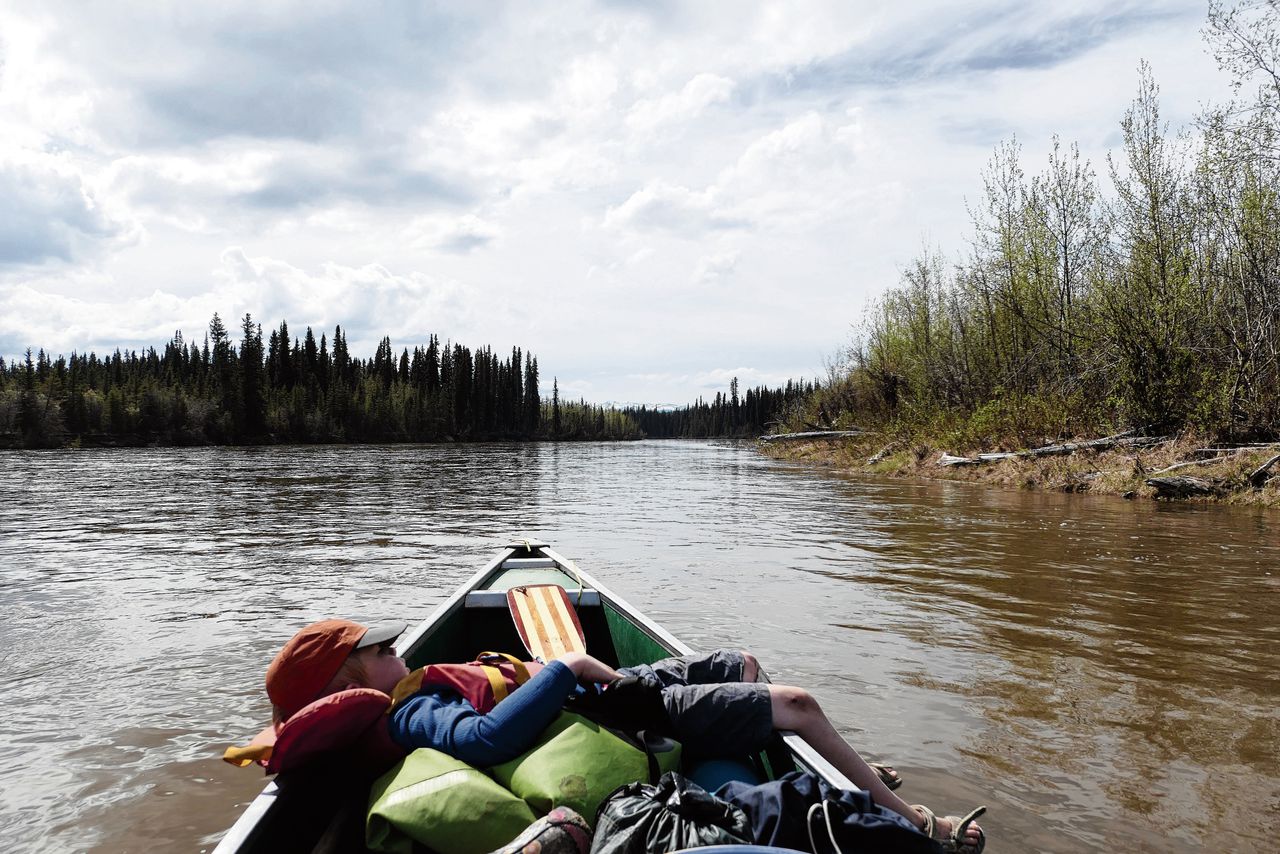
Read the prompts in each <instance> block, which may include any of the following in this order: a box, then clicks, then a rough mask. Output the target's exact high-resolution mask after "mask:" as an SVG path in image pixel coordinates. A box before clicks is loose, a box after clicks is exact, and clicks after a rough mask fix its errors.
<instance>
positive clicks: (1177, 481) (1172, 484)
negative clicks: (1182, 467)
mask: <svg viewBox="0 0 1280 854" xmlns="http://www.w3.org/2000/svg"><path fill="white" fill-rule="evenodd" d="M1147 486H1151V487H1155V490H1156V498H1190V497H1191V496H1193V495H1215V494H1217V492H1218V490H1219V485H1218V484H1217V483H1216V482H1215V481H1210V480H1205V479H1204V478H1200V477H1190V476H1188V475H1175V476H1174V477H1149V478H1147Z"/></svg>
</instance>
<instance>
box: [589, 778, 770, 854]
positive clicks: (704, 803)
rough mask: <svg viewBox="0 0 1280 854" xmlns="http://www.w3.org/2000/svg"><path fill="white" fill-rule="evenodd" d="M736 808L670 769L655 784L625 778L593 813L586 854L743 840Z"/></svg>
mask: <svg viewBox="0 0 1280 854" xmlns="http://www.w3.org/2000/svg"><path fill="white" fill-rule="evenodd" d="M750 843H751V822H749V821H748V820H747V817H746V815H745V814H744V813H743V812H742V810H740V809H738V808H737V807H735V806H732V805H731V804H729V803H726V802H725V801H722V800H720V799H719V798H717V797H716V796H715V795H712V794H709V793H708V792H707V791H706V790H704V789H703V788H702V787H701V786H698V785H697V784H696V783H692V782H690V781H688V780H686V779H685V778H684V777H681V776H680V775H679V774H676V773H674V772H668V773H666V774H663V775H662V778H661V779H660V780H658V783H657V785H650V784H648V783H630V784H628V785H626V786H622V787H621V788H619V789H617V790H616V791H614V793H613V794H612V795H610V796H609V799H608V800H606V801H605V802H604V804H603V805H601V807H600V811H599V812H598V813H597V814H596V835H595V839H594V840H592V843H591V854H665V852H668V851H680V850H681V849H684V848H701V847H703V846H705V845H748V844H750Z"/></svg>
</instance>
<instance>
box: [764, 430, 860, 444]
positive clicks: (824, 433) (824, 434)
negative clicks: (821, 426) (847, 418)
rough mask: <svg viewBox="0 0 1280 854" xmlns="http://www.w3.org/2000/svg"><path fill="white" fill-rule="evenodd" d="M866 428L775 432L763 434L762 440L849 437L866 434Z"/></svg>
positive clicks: (780, 440) (777, 440)
mask: <svg viewBox="0 0 1280 854" xmlns="http://www.w3.org/2000/svg"><path fill="white" fill-rule="evenodd" d="M866 434H867V431H866V430H810V431H808V432H805V433H773V434H770V435H766V436H761V437H760V441H761V442H782V441H788V440H791V439H849V438H852V437H853V436H865V435H866Z"/></svg>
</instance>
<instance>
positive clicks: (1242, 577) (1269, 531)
mask: <svg viewBox="0 0 1280 854" xmlns="http://www.w3.org/2000/svg"><path fill="white" fill-rule="evenodd" d="M0 472H3V473H2V474H0V489H2V490H3V498H4V499H5V505H6V508H7V511H6V513H5V514H4V515H3V516H0V561H2V562H0V566H3V569H0V573H2V574H0V578H2V579H3V590H4V605H5V607H4V610H3V613H2V615H0V642H2V643H3V644H4V649H5V650H6V651H7V653H8V659H9V661H8V665H9V666H8V667H7V668H6V670H5V673H4V675H3V676H0V684H2V685H3V688H4V696H5V699H6V703H7V704H8V705H9V706H10V708H11V725H10V727H9V728H8V729H6V731H4V732H2V733H0V762H3V763H4V764H3V767H4V768H5V770H4V771H3V772H0V773H3V775H4V776H3V778H2V779H3V787H4V797H3V803H2V806H0V831H3V833H4V836H5V838H6V840H8V841H9V842H10V847H11V848H14V849H16V850H22V849H32V850H35V849H40V848H42V847H46V848H49V849H50V850H54V849H57V850H84V849H87V848H93V847H95V846H97V847H100V848H101V850H121V849H126V848H136V847H150V848H152V849H163V848H172V849H173V850H179V849H181V850H189V849H191V848H192V847H198V846H200V845H206V846H207V845H208V844H209V843H211V842H212V841H213V840H214V839H216V837H217V834H218V833H219V832H220V831H221V830H222V829H224V828H225V827H226V826H227V825H228V824H229V823H230V820H231V819H232V818H233V817H234V815H235V813H236V811H237V810H238V808H239V805H240V804H242V803H244V802H245V801H246V800H247V799H248V798H250V797H251V796H252V794H253V793H254V792H256V790H257V789H258V788H259V787H260V783H261V778H259V777H256V776H255V775H254V774H253V773H252V772H248V771H237V770H236V769H232V768H230V766H226V765H223V764H222V763H220V762H217V761H216V760H215V759H214V758H212V757H214V756H216V754H217V752H218V749H219V748H220V747H221V746H222V745H224V744H225V743H226V742H228V741H230V740H235V739H236V738H238V737H240V736H241V735H245V734H249V733H252V732H253V731H255V730H256V728H257V727H258V726H259V725H260V723H261V721H262V720H263V719H264V718H265V717H266V713H267V711H266V707H265V703H264V702H263V699H262V697H261V688H260V684H261V676H262V670H263V667H264V666H265V663H266V661H267V660H268V659H269V658H270V655H271V653H272V652H273V651H274V649H275V648H276V647H277V646H278V645H279V643H280V642H281V640H282V639H283V637H285V636H287V634H288V632H289V631H290V630H291V629H292V628H293V627H296V626H298V625H300V624H302V623H305V622H307V621H308V620H311V619H315V618H319V617H321V616H329V615H335V614H343V615H347V616H351V617H353V618H355V619H365V620H371V619H378V618H391V617H395V618H400V619H404V620H409V621H415V620H419V619H421V618H423V617H424V616H426V615H427V614H428V613H429V612H430V610H431V609H432V608H433V607H434V606H435V605H437V604H438V603H439V602H441V601H442V600H443V599H444V598H445V597H447V596H448V595H449V593H451V592H452V590H453V589H454V588H455V587H456V585H457V584H458V583H459V582H460V581H461V580H462V579H464V578H465V577H466V576H467V575H468V574H469V573H470V572H472V571H473V570H474V569H475V568H476V567H477V566H478V565H479V564H480V563H481V562H482V561H483V560H484V559H485V558H487V557H488V556H489V554H490V553H491V552H492V550H493V549H495V548H496V547H497V546H500V545H502V544H503V542H505V540H506V539H507V538H509V537H511V536H513V535H516V534H526V533H527V534H533V535H537V536H542V537H544V538H547V539H549V540H550V541H552V542H553V543H555V544H556V545H557V546H558V547H560V548H562V550H563V551H565V552H566V553H567V554H569V555H570V556H571V557H574V558H575V559H577V560H579V562H580V563H581V564H582V565H583V566H584V567H585V568H588V569H589V570H591V571H593V572H595V573H597V574H599V575H601V576H602V577H604V578H606V579H607V580H608V581H609V583H610V584H611V586H613V587H614V588H615V589H618V590H619V591H620V592H622V593H623V594H624V595H626V596H628V597H629V598H631V599H632V601H634V602H635V603H636V604H637V605H639V606H641V607H642V608H643V609H645V610H646V611H647V612H649V613H650V614H651V615H652V616H654V617H655V618H656V619H658V620H659V621H660V622H662V623H664V624H666V625H667V626H668V627H669V628H670V629H672V631H674V632H675V633H676V634H677V635H679V636H681V637H683V638H684V639H686V640H687V641H689V642H690V643H692V644H694V645H695V646H701V647H710V646H715V645H722V644H734V645H741V646H749V647H751V648H752V649H753V650H754V651H756V652H757V653H758V654H759V655H760V657H761V658H762V659H763V660H764V661H765V663H766V665H767V666H768V667H769V669H770V672H771V673H772V674H773V675H774V678H775V679H782V680H786V681H791V682H796V683H799V684H803V685H806V686H808V687H811V688H812V689H813V690H814V692H815V693H816V694H817V695H818V696H819V698H820V699H821V701H822V702H823V704H824V706H825V707H826V708H827V710H828V712H829V713H830V714H831V716H832V717H833V719H835V720H836V721H837V723H838V725H839V726H840V728H841V729H842V731H843V732H844V733H845V734H846V736H847V737H848V738H849V739H850V740H851V741H853V742H854V743H855V744H857V745H859V746H860V747H864V748H867V749H868V752H870V753H871V754H873V755H879V756H885V757H889V758H891V759H892V760H893V761H894V762H895V764H896V765H897V766H898V767H899V768H901V769H903V771H904V773H906V774H907V775H908V784H907V788H906V789H904V792H905V793H906V794H907V795H909V799H910V800H912V801H918V802H925V803H930V804H931V805H934V806H936V807H939V808H943V809H947V810H948V811H952V812H954V811H957V810H962V809H965V808H967V807H968V806H970V805H972V804H975V803H979V802H984V803H988V804H990V805H991V806H992V811H991V814H990V816H989V819H988V820H985V821H984V825H985V826H986V827H987V828H988V830H989V831H991V833H992V837H993V848H996V850H1013V849H1017V848H1030V849H1036V850H1045V851H1076V850H1081V849H1090V848H1117V849H1126V850H1135V851H1148V850H1149V851H1156V850H1161V851H1165V850H1187V851H1190V850H1196V849H1199V848H1201V847H1214V848H1217V849H1220V850H1250V849H1254V848H1257V847H1260V846H1261V845H1262V839H1263V834H1264V833H1265V832H1267V828H1268V827H1269V826H1271V825H1273V824H1274V822H1275V820H1276V819H1278V818H1280V777H1278V772H1277V769H1278V768H1280V761H1278V760H1280V755H1278V754H1280V747H1278V746H1280V731H1278V730H1280V726H1278V725H1277V720H1276V716H1275V714H1274V711H1273V709H1274V706H1275V705H1276V701H1277V698H1278V697H1280V675H1278V670H1280V668H1278V667H1277V665H1280V653H1277V650H1278V649H1280V644H1277V641H1278V640H1280V620H1277V616H1280V607H1278V606H1277V593H1280V577H1277V574H1276V572H1277V568H1278V567H1280V561H1278V560H1277V557H1280V540H1278V538H1277V535H1276V527H1275V521H1276V516H1275V515H1274V514H1269V513H1266V512H1261V511H1256V510H1239V509H1233V508H1185V507H1177V506H1167V505H1154V504H1151V503H1145V502H1143V503H1128V502H1122V501H1117V500H1110V499H1093V498H1089V497H1087V496H1062V495H1043V494H1024V493H1016V492H993V491H988V490H983V489H981V488H976V487H973V486H971V485H968V484H929V485H926V484H909V483H890V482H865V481H855V480H846V479H842V478H839V477H836V476H832V475H830V474H822V473H818V474H815V473H814V472H812V471H809V470H804V469H801V468H799V467H795V466H789V465H784V464H779V463H775V462H772V461H769V460H765V459H762V458H760V457H758V456H756V455H755V454H754V453H752V452H751V451H749V450H746V449H739V448H729V447H713V446H709V445H702V444H693V443H638V444H619V445H611V444H595V445H564V446H552V445H541V446H539V445H509V446H508V445H489V446H480V447H457V448H454V447H434V446H433V447H386V448H369V447H364V448H271V449H247V450H246V449H190V450H142V451H95V452H91V453H90V452H73V451H63V452H54V453H39V454H35V453H5V454H0ZM140 827H141V828H151V829H152V832H150V834H149V835H147V836H146V837H145V840H146V841H145V842H144V841H142V840H143V839H144V837H139V836H138V835H137V834H138V833H139V831H138V830H137V828H140Z"/></svg>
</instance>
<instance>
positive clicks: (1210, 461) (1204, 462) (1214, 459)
mask: <svg viewBox="0 0 1280 854" xmlns="http://www.w3.org/2000/svg"><path fill="white" fill-rule="evenodd" d="M1233 456H1235V454H1224V455H1222V456H1221V457H1210V458H1209V459H1207V460H1191V461H1189V462H1185V463H1174V464H1173V465H1171V466H1165V467H1164V468H1162V469H1159V470H1157V471H1153V472H1151V474H1153V475H1156V474H1164V473H1166V472H1171V471H1177V470H1178V469H1184V468H1187V467H1188V466H1209V465H1213V464H1214V463H1220V462H1222V461H1223V460H1229V459H1231V458H1232V457H1233Z"/></svg>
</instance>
